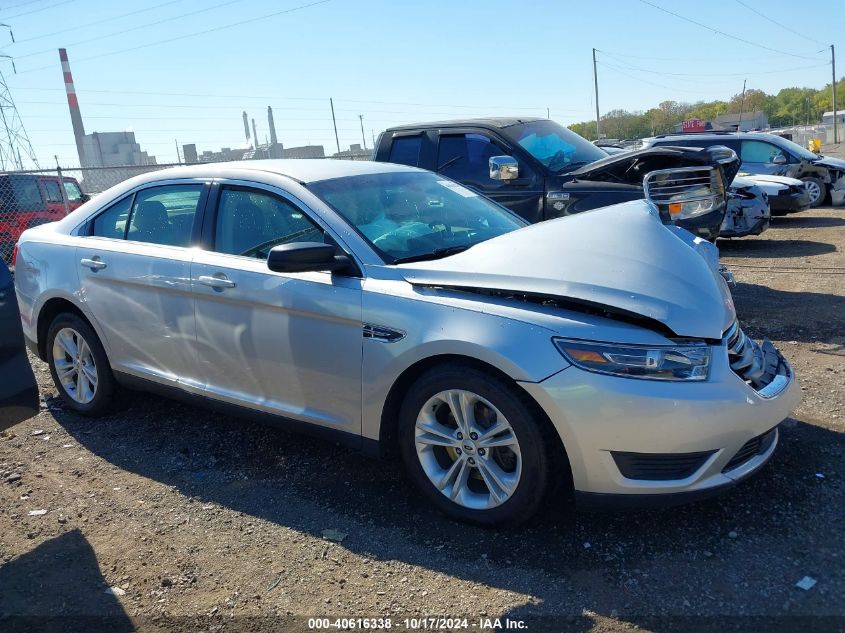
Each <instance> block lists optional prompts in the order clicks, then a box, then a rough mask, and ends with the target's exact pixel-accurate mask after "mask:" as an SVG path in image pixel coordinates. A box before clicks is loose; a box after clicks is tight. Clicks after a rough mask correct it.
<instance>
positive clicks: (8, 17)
mask: <svg viewBox="0 0 845 633" xmlns="http://www.w3.org/2000/svg"><path fill="white" fill-rule="evenodd" d="M74 1H75V0H62V1H61V2H56V3H55V4H48V5H47V6H46V7H41V8H40V9H33V10H32V11H25V12H24V13H16V14H15V15H4V16H3V19H4V20H14V19H15V18H21V17H23V16H25V15H31V14H33V13H40V12H41V11H46V10H47V9H52V8H53V7H58V6H61V5H63V4H70V3H71V2H74ZM18 6H23V5H18Z"/></svg>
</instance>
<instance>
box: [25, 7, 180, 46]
mask: <svg viewBox="0 0 845 633" xmlns="http://www.w3.org/2000/svg"><path fill="white" fill-rule="evenodd" d="M38 1H41V0H38ZM184 1H185V0H168V2H162V3H161V4H154V5H153V6H151V7H144V8H143V9H138V10H137V11H130V12H129V13H121V14H120V15H113V16H112V17H110V18H103V19H102V20H96V21H95V22H87V23H85V24H79V25H77V26H74V27H72V28H71V29H62V30H61V31H53V32H52V33H42V34H41V35H35V36H33V37H27V38H25V39H22V40H17V42H16V43H17V44H23V43H25V42H33V41H35V40H41V39H44V38H45V37H52V36H53V35H62V34H63V33H67V32H68V31H69V30H74V31H76V30H79V29H87V28H88V27H91V26H97V25H98V24H105V23H106V22H112V21H114V20H119V19H121V18H128V17H129V16H132V15H137V14H138V13H145V12H147V11H152V10H153V9H160V8H161V7H164V6H167V5H170V4H176V3H179V2H184Z"/></svg>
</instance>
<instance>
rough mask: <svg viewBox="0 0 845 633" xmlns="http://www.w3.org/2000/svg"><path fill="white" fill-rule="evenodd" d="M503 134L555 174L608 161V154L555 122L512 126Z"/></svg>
mask: <svg viewBox="0 0 845 633" xmlns="http://www.w3.org/2000/svg"><path fill="white" fill-rule="evenodd" d="M502 133H503V134H504V135H505V136H507V137H509V138H510V139H511V140H512V141H514V142H516V143H518V144H519V145H520V147H522V148H523V149H524V150H526V151H527V152H528V153H529V154H531V155H532V156H533V157H534V158H536V159H537V160H538V161H540V162H541V163H543V165H545V166H546V167H548V169H549V170H550V171H552V172H554V173H560V172H563V171H571V170H573V169H577V168H578V167H580V166H582V165H588V164H589V163H593V162H595V161H597V160H601V159H602V158H607V154H606V153H605V152H604V151H602V150H601V149H599V148H598V147H596V146H595V145H593V144H592V143H590V141H588V140H587V139H585V138H583V137H581V136H578V135H577V134H576V133H575V132H572V131H570V130H567V129H566V128H565V127H563V126H562V125H560V124H558V123H555V122H554V121H531V122H530V123H520V124H518V125H511V126H508V127H506V128H503V129H502Z"/></svg>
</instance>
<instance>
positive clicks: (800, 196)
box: [769, 190, 810, 213]
mask: <svg viewBox="0 0 845 633" xmlns="http://www.w3.org/2000/svg"><path fill="white" fill-rule="evenodd" d="M769 207H771V209H772V212H776V211H777V212H780V213H791V212H794V211H804V210H806V209H809V208H810V194H809V192H808V191H806V190H801V191H795V192H784V193H782V194H781V195H779V196H769Z"/></svg>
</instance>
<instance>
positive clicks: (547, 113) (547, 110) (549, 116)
mask: <svg viewBox="0 0 845 633" xmlns="http://www.w3.org/2000/svg"><path fill="white" fill-rule="evenodd" d="M551 118H552V116H551V114H550V113H549V109H548V108H546V120H548V119H551Z"/></svg>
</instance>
